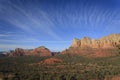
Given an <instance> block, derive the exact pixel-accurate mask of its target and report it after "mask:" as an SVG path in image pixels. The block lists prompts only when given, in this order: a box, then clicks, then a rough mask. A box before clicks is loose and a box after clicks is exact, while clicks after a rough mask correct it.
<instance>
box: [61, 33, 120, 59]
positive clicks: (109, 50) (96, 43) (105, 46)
mask: <svg viewBox="0 0 120 80" xmlns="http://www.w3.org/2000/svg"><path fill="white" fill-rule="evenodd" d="M118 44H120V34H111V35H108V36H105V37H103V38H100V39H96V40H94V39H91V38H89V37H84V38H82V39H77V38H75V39H73V42H72V45H71V46H70V48H69V49H66V50H64V51H63V52H62V54H65V53H72V54H79V55H88V54H89V56H97V57H103V56H113V55H115V51H114V50H115V48H116V45H118Z"/></svg>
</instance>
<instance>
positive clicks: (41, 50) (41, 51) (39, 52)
mask: <svg viewBox="0 0 120 80" xmlns="http://www.w3.org/2000/svg"><path fill="white" fill-rule="evenodd" d="M28 55H36V56H41V57H43V56H51V52H50V50H49V49H47V48H46V47H44V46H41V47H38V48H35V49H32V50H25V49H22V48H16V49H15V51H14V52H12V53H10V55H9V56H28Z"/></svg>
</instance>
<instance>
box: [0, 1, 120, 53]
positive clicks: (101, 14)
mask: <svg viewBox="0 0 120 80" xmlns="http://www.w3.org/2000/svg"><path fill="white" fill-rule="evenodd" d="M112 33H120V1H119V0H0V50H10V49H15V48H17V47H20V48H26V49H31V48H36V47H38V46H46V47H47V48H49V49H50V50H51V51H61V50H64V49H65V48H68V47H69V46H70V45H71V43H72V40H73V38H82V37H84V36H89V37H91V38H94V39H97V38H100V37H102V36H106V35H109V34H112Z"/></svg>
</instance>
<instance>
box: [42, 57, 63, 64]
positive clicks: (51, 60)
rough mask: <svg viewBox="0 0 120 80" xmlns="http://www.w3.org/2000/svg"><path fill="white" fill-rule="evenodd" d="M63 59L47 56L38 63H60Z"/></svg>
mask: <svg viewBox="0 0 120 80" xmlns="http://www.w3.org/2000/svg"><path fill="white" fill-rule="evenodd" d="M62 62H63V61H62V60H61V59H58V58H49V59H46V60H44V61H41V62H40V64H43V65H44V64H55V63H62Z"/></svg>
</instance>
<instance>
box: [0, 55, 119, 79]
mask: <svg viewBox="0 0 120 80" xmlns="http://www.w3.org/2000/svg"><path fill="white" fill-rule="evenodd" d="M51 59H52V60H53V61H55V63H54V64H44V65H43V64H38V63H39V62H43V63H44V62H49V60H51ZM119 60H120V57H119V56H112V57H101V58H91V57H85V56H78V55H75V54H59V55H55V56H50V57H37V56H20V57H4V58H0V65H1V66H0V75H1V77H2V78H8V79H9V80H14V78H19V79H20V80H62V79H63V78H64V79H66V80H72V78H74V79H75V80H106V79H109V80H112V79H113V80H114V79H115V78H117V77H119V75H120V62H119ZM35 63H36V64H35ZM30 64H34V65H30ZM6 73H8V75H9V76H7V77H6V76H4V74H6Z"/></svg>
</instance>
